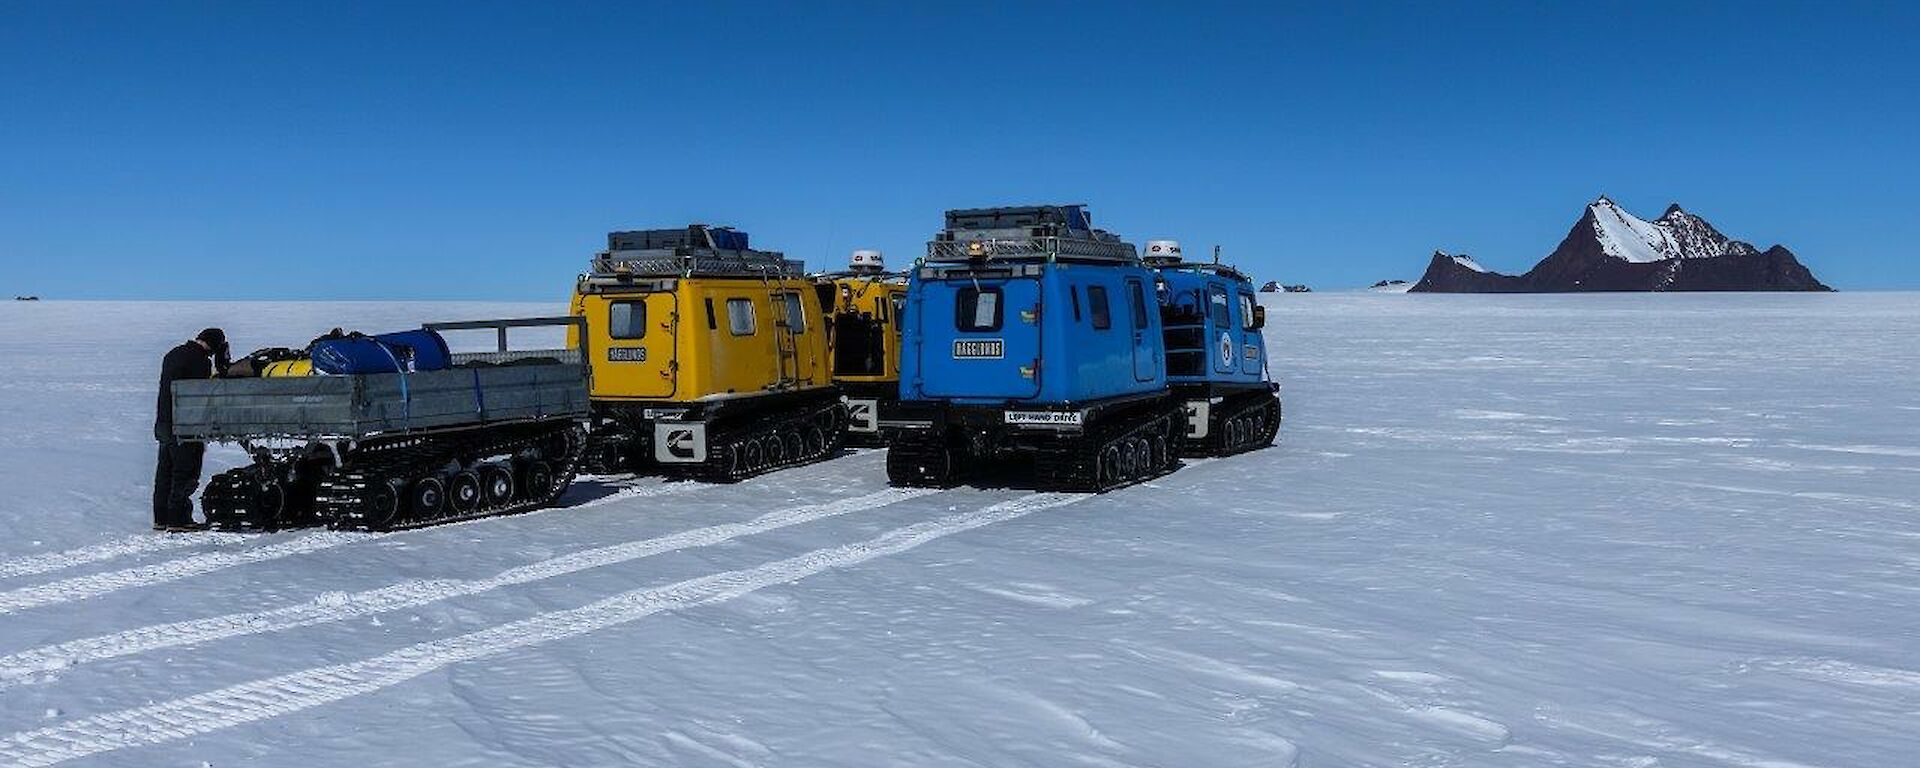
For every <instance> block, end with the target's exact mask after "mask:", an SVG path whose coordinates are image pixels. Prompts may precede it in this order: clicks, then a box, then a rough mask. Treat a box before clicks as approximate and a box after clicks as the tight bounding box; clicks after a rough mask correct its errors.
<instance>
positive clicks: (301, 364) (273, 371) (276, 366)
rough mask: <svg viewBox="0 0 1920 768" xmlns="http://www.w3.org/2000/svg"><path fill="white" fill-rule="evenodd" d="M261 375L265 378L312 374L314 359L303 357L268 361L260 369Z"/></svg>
mask: <svg viewBox="0 0 1920 768" xmlns="http://www.w3.org/2000/svg"><path fill="white" fill-rule="evenodd" d="M260 375H261V377H263V378H280V377H290V376H312V375H313V361H312V360H309V359H307V358H301V359H298V360H281V361H279V362H274V363H267V364H266V366H265V367H262V368H261V369H260Z"/></svg>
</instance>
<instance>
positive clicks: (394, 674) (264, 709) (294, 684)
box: [0, 493, 1089, 766]
mask: <svg viewBox="0 0 1920 768" xmlns="http://www.w3.org/2000/svg"><path fill="white" fill-rule="evenodd" d="M1085 498H1089V497H1088V496H1086V495H1081V494H1068V493H1036V494H1032V495H1028V496H1023V497H1020V498H1018V499H1014V500H1011V501H1006V502H1001V503H999V504H995V505H992V506H989V507H985V508H983V509H977V510H974V511H972V512H962V513H957V514H951V515H946V516H943V517H939V518H936V519H933V520H928V521H925V522H920V523H915V524H912V525H908V526H904V527H901V528H895V529H893V530H891V531H888V532H886V533H884V534H881V535H880V536H877V537H875V538H871V539H867V540H864V541H858V542H854V543H851V544H843V545H840V546H837V547H828V548H825V549H816V550H813V551H811V552H807V553H805V554H801V555H797V556H794V557H789V558H786V559H784V560H775V561H773V562H770V563H766V564H764V565H759V566H755V567H752V568H743V569H740V570H734V571H723V572H721V573H715V574H711V575H708V576H701V577H698V578H693V579H688V580H686V581H681V582H677V583H674V584H669V585H667V586H663V587H653V588H647V589H636V590H631V591H628V592H622V593H620V594H617V595H614V596H612V597H608V598H605V599H602V600H599V601H596V602H593V603H589V604H587V605H583V606H580V607H578V608H572V609H567V610H562V611H553V612H550V613H544V614H540V615H538V616H533V617H530V618H526V619H522V620H520V621H515V622H511V623H507V624H501V625H498V626H495V627H492V628H489V629H484V630H480V631H477V632H471V633H468V634H465V635H459V636H457V637H451V638H446V639H443V640H433V641H428V642H424V643H418V644H415V645H410V646H407V647H405V648H401V649H399V650H397V651H393V652H390V653H386V654H382V655H380V656H375V657H372V658H369V659H364V660H361V661H356V662H350V663H346V664H337V665H333V666H327V667H314V668H311V669H306V670H302V671H299V672H293V673H289V674H285V675H280V676H278V677H270V678H262V679H259V680H254V681H252V682H247V683H241V684H239V685H232V686H228V687H226V688H219V689H216V690H212V691H207V692H205V693H199V694H195V695H192V696H186V697H182V698H178V699H174V700H171V701H163V702H158V703H155V704H149V705H146V706H143V707H134V708H131V709H124V710H120V711H118V712H109V713H105V714H100V715H94V716H92V717H87V718H81V719H78V720H74V721H72V722H69V723H63V724H60V725H56V726H52V727H47V728H40V729H36V730H31V731H22V732H19V733H15V734H12V735H9V736H6V737H0V762H6V763H8V764H11V765H19V766H44V765H53V764H55V763H60V762H65V761H67V760H74V759H78V758H82V757H86V756H89V755H96V754H100V753H102V752H111V751H115V750H120V749H127V748H129V747H138V746H146V745H152V744H162V743H165V742H169V741H177V740H180V739H186V738H191V737H193V736H197V735H199V734H203V733H209V732H212V731H217V730H220V729H223V728H231V727H233V726H236V725H242V724H245V723H250V722H254V721H258V720H265V719H268V718H272V717H280V716H283V715H289V714H293V713H295V712H300V711H304V710H307V709H312V708H314V707H318V706H321V705H324V704H329V703H332V702H335V701H340V700H342V699H347V698H351V697H354V696H359V695H362V694H367V693H372V692H375V691H378V690H381V689H384V688H389V687H392V686H394V685H398V684H400V683H403V682H406V681H408V680H411V679H413V678H415V677H419V676H420V675H423V674H426V673H428V672H432V671H433V670H436V669H440V668H443V667H446V666H449V665H452V664H457V663H460V662H464V661H472V660H475V659H482V658H487V657H490V656H497V655H500V654H503V653H506V652H508V651H512V650H516V649H519V648H525V647H529V646H535V645H541V644H545V643H550V642H554V641H557V640H564V639H567V638H571V637H577V636H579V635H583V634H586V633H589V632H594V631H597V630H601V629H606V628H608V627H613V626H617V625H621V624H627V623H630V622H634V621H638V620H640V619H643V618H646V617H648V616H652V615H654V614H658V613H662V612H666V611H675V610H681V609H686V608H692V607H696V606H702V605H711V604H714V603H720V602H725V601H727V600H731V599H733V598H736V597H740V596H742V595H747V594H750V593H753V592H755V591H758V590H761V589H764V588H766V587H770V586H774V585H778V584H786V583H789V582H794V581H798V580H800V579H804V578H806V577H808V576H813V575H816V574H820V573H823V572H826V571H829V570H834V569H838V568H847V567H851V566H854V565H858V564H861V563H864V562H867V561H869V560H873V559H875V558H878V557H884V556H887V555H893V554H898V553H900V552H905V551H907V550H910V549H913V548H914V547H918V546H920V545H922V544H925V543H927V542H930V541H933V540H935V539H939V538H942V537H945V536H951V535H953V534H956V533H962V532H965V531H970V530H973V529H975V528H979V527H982V526H986V525H992V524H994V523H1000V522H1005V521H1007V520H1012V519H1014V518H1018V517H1022V516H1024V515H1029V514H1032V513H1034V512H1038V511H1041V510H1044V509H1049V508H1053V507H1059V506H1062V505H1065V504H1071V503H1074V502H1076V501H1080V500H1082V499H1085Z"/></svg>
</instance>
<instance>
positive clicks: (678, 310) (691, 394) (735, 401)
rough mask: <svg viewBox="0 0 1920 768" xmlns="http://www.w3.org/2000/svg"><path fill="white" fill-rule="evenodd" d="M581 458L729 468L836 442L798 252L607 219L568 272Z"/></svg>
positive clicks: (753, 466)
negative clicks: (580, 368)
mask: <svg viewBox="0 0 1920 768" xmlns="http://www.w3.org/2000/svg"><path fill="white" fill-rule="evenodd" d="M572 314H574V315H575V316H578V317H580V318H582V319H583V321H584V327H583V328H582V329H580V330H579V331H577V332H575V333H574V334H573V335H572V336H571V337H570V338H571V339H572V342H570V343H571V344H573V345H574V346H575V347H577V348H580V349H583V350H591V353H590V354H588V358H589V363H590V365H591V366H592V367H593V389H592V401H593V414H594V427H593V431H592V437H591V443H592V446H591V447H590V449H589V455H590V457H591V460H590V469H591V470H592V471H594V472H600V473H614V472H627V471H642V470H658V471H663V472H666V473H668V474H676V475H684V476H689V477H696V478H701V479H708V480H737V479H740V478H744V477H748V476H751V475H756V474H759V473H762V472H766V471H769V470H773V469H778V468H780V467H786V466H793V465H797V464H805V463H808V462H813V461H818V460H820V459H823V458H827V457H830V456H832V455H833V454H834V453H835V451H837V450H838V448H839V445H840V441H841V437H842V434H843V433H844V431H845V428H846V407H845V405H844V404H842V403H841V401H840V391H839V389H838V388H836V387H835V386H834V385H833V378H832V361H831V359H830V358H829V356H828V350H827V326H826V322H825V319H824V317H823V315H822V313H821V312H820V304H819V302H818V300H817V299H816V298H815V288H814V285H813V283H812V282H810V281H808V280H807V278H806V277H805V274H804V272H803V270H802V265H801V264H800V262H798V261H794V260H790V259H787V258H786V257H785V256H784V255H782V254H780V253H779V252H776V251H761V250H754V249H753V248H751V247H750V244H749V240H748V237H747V233H745V232H739V231H736V230H733V229H729V228H726V227H708V226H705V225H700V224H694V225H691V226H687V227H682V228H676V229H651V230H638V231H631V232H613V233H610V234H608V235H607V250H606V251H605V252H603V253H601V254H599V255H598V256H596V257H595V258H594V259H593V261H592V267H591V269H590V271H589V272H588V273H587V274H583V275H581V276H580V278H579V280H578V282H577V283H576V284H575V288H574V295H573V302H572Z"/></svg>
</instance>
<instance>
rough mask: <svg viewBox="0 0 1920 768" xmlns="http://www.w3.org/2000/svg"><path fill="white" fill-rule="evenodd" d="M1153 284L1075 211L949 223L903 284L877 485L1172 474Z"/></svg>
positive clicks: (1066, 481) (1170, 404) (1099, 485)
mask: <svg viewBox="0 0 1920 768" xmlns="http://www.w3.org/2000/svg"><path fill="white" fill-rule="evenodd" d="M1156 276H1157V275H1156V273H1155V271H1154V270H1152V269H1150V268H1148V267H1147V266H1146V265H1145V264H1144V263H1143V262H1142V261H1141V259H1140V255H1139V252H1138V250H1137V249H1135V247H1134V246H1133V245H1131V244H1129V243H1125V242H1122V241H1121V240H1120V238H1119V237H1117V236H1115V235H1113V234H1111V233H1108V232H1105V231H1102V230H1098V229H1094V228H1093V226H1092V224H1091V221H1090V220H1089V218H1088V215H1087V211H1086V208H1085V206H1080V205H1055V206H1026V207H1012V208H986V209H976V210H955V211H948V212H947V215H946V229H944V230H943V231H941V233H940V234H939V235H938V236H937V237H936V238H935V239H934V241H933V242H931V243H929V244H928V246H927V255H926V258H924V259H922V260H921V262H920V263H919V264H918V265H916V267H915V268H914V270H913V271H912V273H911V275H910V278H909V282H908V287H907V301H906V312H905V318H904V330H905V339H904V344H903V348H902V355H901V361H900V398H901V403H900V406H899V409H898V411H897V413H896V414H895V415H894V416H893V417H892V418H890V419H889V420H887V421H886V422H885V423H884V424H883V426H885V427H888V428H890V429H891V430H894V431H895V435H896V436H895V438H894V443H893V446H892V448H891V449H890V450H889V451H888V454H887V475H888V477H889V478H890V479H891V480H892V481H893V482H894V483H896V484H902V485H925V486H944V485H949V484H952V483H955V482H958V481H960V480H963V479H966V478H967V477H968V476H969V475H970V474H972V473H973V472H974V471H975V470H976V469H978V468H980V467H982V466H984V465H987V464H989V463H992V462H994V461H996V460H1001V459H1019V460H1024V461H1025V462H1028V463H1030V464H1031V466H1032V469H1033V470H1034V473H1035V476H1036V477H1037V478H1038V479H1039V481H1040V482H1041V483H1042V484H1044V485H1048V486H1050V487H1059V488H1063V489H1070V490H1092V491H1104V490H1108V489H1111V488H1117V487H1120V486H1123V485H1128V484H1131V483H1135V482H1139V481H1141V480H1144V479H1147V478H1151V477H1155V476H1158V475H1161V474H1164V473H1166V472H1169V471H1172V470H1173V469H1175V468H1176V467H1177V466H1178V464H1179V455H1180V452H1181V446H1180V442H1181V440H1182V437H1183V436H1184V434H1185V433H1186V432H1187V431H1188V427H1187V424H1186V415H1185V414H1184V413H1183V411H1182V406H1181V403H1180V401H1178V400H1176V399H1175V398H1174V397H1173V395H1172V393H1171V391H1170V390H1169V389H1168V382H1167V374H1166V367H1165V366H1166V358H1165V340H1164V330H1163V329H1162V327H1161V311H1160V309H1159V306H1158V302H1157V300H1156V298H1155V284H1156Z"/></svg>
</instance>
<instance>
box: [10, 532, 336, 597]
mask: <svg viewBox="0 0 1920 768" xmlns="http://www.w3.org/2000/svg"><path fill="white" fill-rule="evenodd" d="M371 538H374V537H373V536H371V535H368V534H364V533H341V532H336V531H320V532H315V533H309V534H305V535H302V536H300V537H298V538H295V539H292V540H289V541H282V542H278V543H275V544H268V545H266V546H264V547H250V548H246V549H237V550H225V551H218V552H205V553H201V554H197V555H189V556H187V557H182V558H176V559H173V560H168V561H165V562H159V563H153V564H151V565H142V566H136V567H133V568H123V569H121V570H118V571H107V572H105V573H92V574H88V575H85V576H74V577H71V578H66V579H60V580H59V581H50V582H47V583H45V584H35V585H33V586H28V587H19V588H17V589H10V590H7V591H5V592H0V615H4V614H9V613H13V612H15V611H24V610H27V609H29V608H39V607H42V606H48V605H58V604H61V603H71V602H74V601H76V600H85V599H88V598H93V597H99V596H101V595H104V594H108V593H110V592H118V591H120V590H122V589H130V588H133V587H145V586H152V585H154V584H161V583H165V582H169V581H179V580H181V579H185V578H189V577H192V576H199V575H201V574H205V573H210V572H213V571H217V570H220V569H222V568H231V567H233V566H236V565H245V564H248V563H258V562H261V561H263V560H276V559H279V558H282V557H290V556H293V555H301V554H306V553H308V552H318V551H320V550H323V549H332V548H334V547H338V546H341V545H343V544H352V543H354V542H358V541H366V540H368V539H371Z"/></svg>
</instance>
